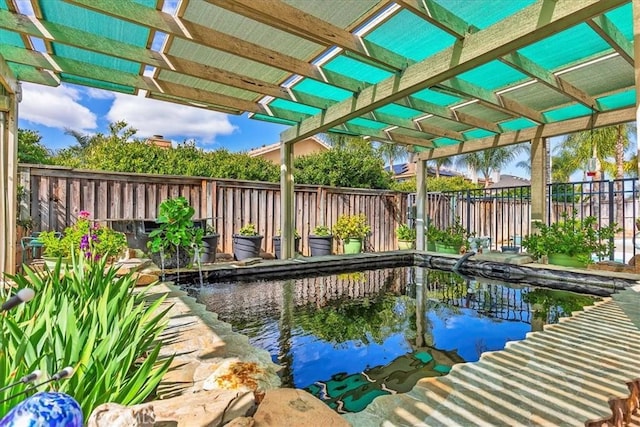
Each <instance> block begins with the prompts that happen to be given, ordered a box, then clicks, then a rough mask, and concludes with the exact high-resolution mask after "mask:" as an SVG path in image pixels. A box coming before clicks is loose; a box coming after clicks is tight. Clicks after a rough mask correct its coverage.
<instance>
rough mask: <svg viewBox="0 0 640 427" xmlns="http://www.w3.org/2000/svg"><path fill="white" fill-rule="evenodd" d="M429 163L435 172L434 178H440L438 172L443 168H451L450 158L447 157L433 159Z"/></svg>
mask: <svg viewBox="0 0 640 427" xmlns="http://www.w3.org/2000/svg"><path fill="white" fill-rule="evenodd" d="M429 163H431V164H432V165H433V166H434V167H435V170H436V178H440V170H441V169H442V168H443V167H446V168H448V167H451V166H453V162H452V161H451V158H449V157H440V158H439V159H435V160H431V161H429Z"/></svg>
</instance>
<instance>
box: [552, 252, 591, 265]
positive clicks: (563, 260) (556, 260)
mask: <svg viewBox="0 0 640 427" xmlns="http://www.w3.org/2000/svg"><path fill="white" fill-rule="evenodd" d="M547 259H548V260H549V264H553V265H561V266H563V267H576V268H586V267H587V263H586V262H584V261H580V260H579V259H578V258H577V257H576V256H571V255H566V254H549V256H548V257H547Z"/></svg>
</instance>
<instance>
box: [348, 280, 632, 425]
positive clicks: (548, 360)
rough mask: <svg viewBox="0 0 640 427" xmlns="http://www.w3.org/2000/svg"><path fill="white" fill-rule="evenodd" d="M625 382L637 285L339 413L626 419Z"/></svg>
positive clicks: (393, 419) (549, 420)
mask: <svg viewBox="0 0 640 427" xmlns="http://www.w3.org/2000/svg"><path fill="white" fill-rule="evenodd" d="M634 381H635V383H633V382H634ZM628 383H629V384H631V388H633V387H636V390H635V392H639V390H640V285H636V286H634V287H632V288H628V289H627V290H625V291H622V292H620V293H619V294H615V295H613V297H612V298H608V299H606V300H605V301H603V302H600V303H598V304H596V305H595V306H592V307H588V308H586V309H585V311H582V312H579V313H576V314H574V316H572V317H570V318H565V319H563V320H562V321H561V322H560V323H558V324H555V325H548V326H546V327H545V329H544V330H543V331H540V332H532V333H529V334H528V335H527V338H526V339H525V340H523V341H518V342H510V343H507V345H506V347H505V349H504V350H501V351H496V352H489V353H485V354H483V355H482V357H481V358H480V360H479V361H478V362H474V363H465V364H459V365H455V366H454V368H453V369H452V370H451V373H450V374H449V375H447V376H445V377H439V378H429V379H423V380H421V381H419V382H418V384H417V385H416V387H414V389H413V390H412V391H410V392H409V393H406V394H396V395H389V396H383V397H379V398H377V399H376V400H374V401H373V403H372V404H370V405H369V406H368V407H367V408H366V409H365V410H364V411H362V412H360V413H357V414H347V415H344V418H345V419H346V420H347V421H349V422H350V423H351V424H352V425H354V426H357V427H366V426H385V427H387V426H430V427H433V426H447V427H451V426H472V425H474V426H475V425H479V426H534V425H535V426H585V424H586V425H592V426H595V425H601V424H602V425H604V424H603V423H602V422H599V420H609V421H610V422H612V424H613V425H625V424H623V421H624V419H623V416H624V412H627V413H629V412H632V411H633V408H634V407H635V408H637V405H638V396H637V395H636V396H635V397H634V398H632V399H627V398H628V397H629V396H630V386H629V385H628ZM610 399H614V400H613V406H614V409H613V410H612V408H611V407H610ZM615 399H623V400H615ZM612 412H616V414H615V417H613V414H612ZM627 420H628V419H627ZM612 424H608V425H612ZM626 425H640V416H638V414H636V415H635V416H633V418H632V423H631V424H626Z"/></svg>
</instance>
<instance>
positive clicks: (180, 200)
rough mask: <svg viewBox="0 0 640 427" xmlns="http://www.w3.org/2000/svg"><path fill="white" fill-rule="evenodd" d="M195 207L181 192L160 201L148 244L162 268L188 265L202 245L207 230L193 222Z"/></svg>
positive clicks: (155, 260) (152, 255) (152, 257)
mask: <svg viewBox="0 0 640 427" xmlns="http://www.w3.org/2000/svg"><path fill="white" fill-rule="evenodd" d="M194 214H195V209H194V208H193V207H192V206H191V205H189V201H188V200H187V199H186V198H184V197H182V196H180V197H175V198H172V199H167V200H165V201H164V202H162V203H160V207H159V210H158V218H157V219H156V223H157V224H158V228H156V229H155V230H153V231H151V232H150V233H149V242H148V243H147V247H148V248H149V251H150V252H151V259H152V260H153V261H154V262H155V263H156V264H157V265H158V266H160V267H162V268H182V267H186V266H187V265H189V264H190V263H191V261H192V260H193V254H194V253H195V250H196V249H200V247H201V245H202V236H203V234H204V230H203V229H202V228H200V227H196V226H195V224H194V222H193V215H194Z"/></svg>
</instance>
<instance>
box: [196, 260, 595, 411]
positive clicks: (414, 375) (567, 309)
mask: <svg viewBox="0 0 640 427" xmlns="http://www.w3.org/2000/svg"><path fill="white" fill-rule="evenodd" d="M483 280H486V279H483ZM189 292H190V294H191V295H192V296H195V297H196V298H197V299H198V301H199V302H201V303H203V304H205V305H206V306H207V309H208V310H209V311H212V312H215V313H218V316H219V318H220V319H221V320H223V321H226V322H228V323H230V324H231V325H232V326H233V328H234V330H236V331H238V332H239V333H241V334H244V335H247V336H248V337H249V340H250V342H251V344H252V345H254V346H256V347H259V348H262V349H265V350H267V351H269V352H270V354H271V356H272V359H273V361H274V362H276V363H278V364H280V365H282V366H283V369H282V371H281V376H282V381H283V386H285V387H296V388H302V389H306V390H307V391H309V392H310V393H312V394H314V395H315V396H317V397H318V398H320V399H321V400H323V401H324V402H325V403H327V405H329V406H330V407H332V408H333V409H335V410H336V411H338V412H341V413H344V412H358V411H361V410H362V409H364V408H365V407H366V406H367V405H368V404H369V403H370V402H371V401H372V400H373V399H374V398H375V397H377V396H380V395H384V394H390V393H403V392H407V391H409V390H411V388H413V386H415V384H416V382H417V381H418V380H419V379H420V378H425V377H435V376H442V375H446V374H447V373H448V372H449V370H450V369H451V367H452V366H453V365H454V364H456V363H464V362H471V361H476V360H478V359H479V357H480V355H481V354H482V353H483V352H485V351H494V350H500V349H502V348H503V347H504V345H505V343H506V342H508V341H514V340H521V339H523V338H524V337H525V334H526V333H527V332H530V331H536V330H541V329H542V326H543V325H544V324H546V323H554V322H557V321H558V319H559V318H560V317H563V316H567V315H570V313H571V312H572V311H576V310H579V309H581V308H582V307H583V306H585V305H591V304H593V302H594V301H595V300H597V297H591V296H588V295H580V294H574V293H570V292H564V291H556V290H550V289H542V288H534V287H531V286H523V285H521V284H519V285H516V284H508V283H503V282H493V281H492V282H486V281H485V282H483V281H480V280H479V279H478V280H476V279H471V278H464V277H462V276H459V275H456V274H454V273H449V272H443V271H439V270H428V269H425V268H422V267H399V268H389V269H380V270H369V271H360V272H355V273H344V274H337V275H330V276H320V277H307V278H299V279H290V280H275V281H254V282H237V283H212V284H207V285H204V286H202V287H198V288H191V289H189Z"/></svg>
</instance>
